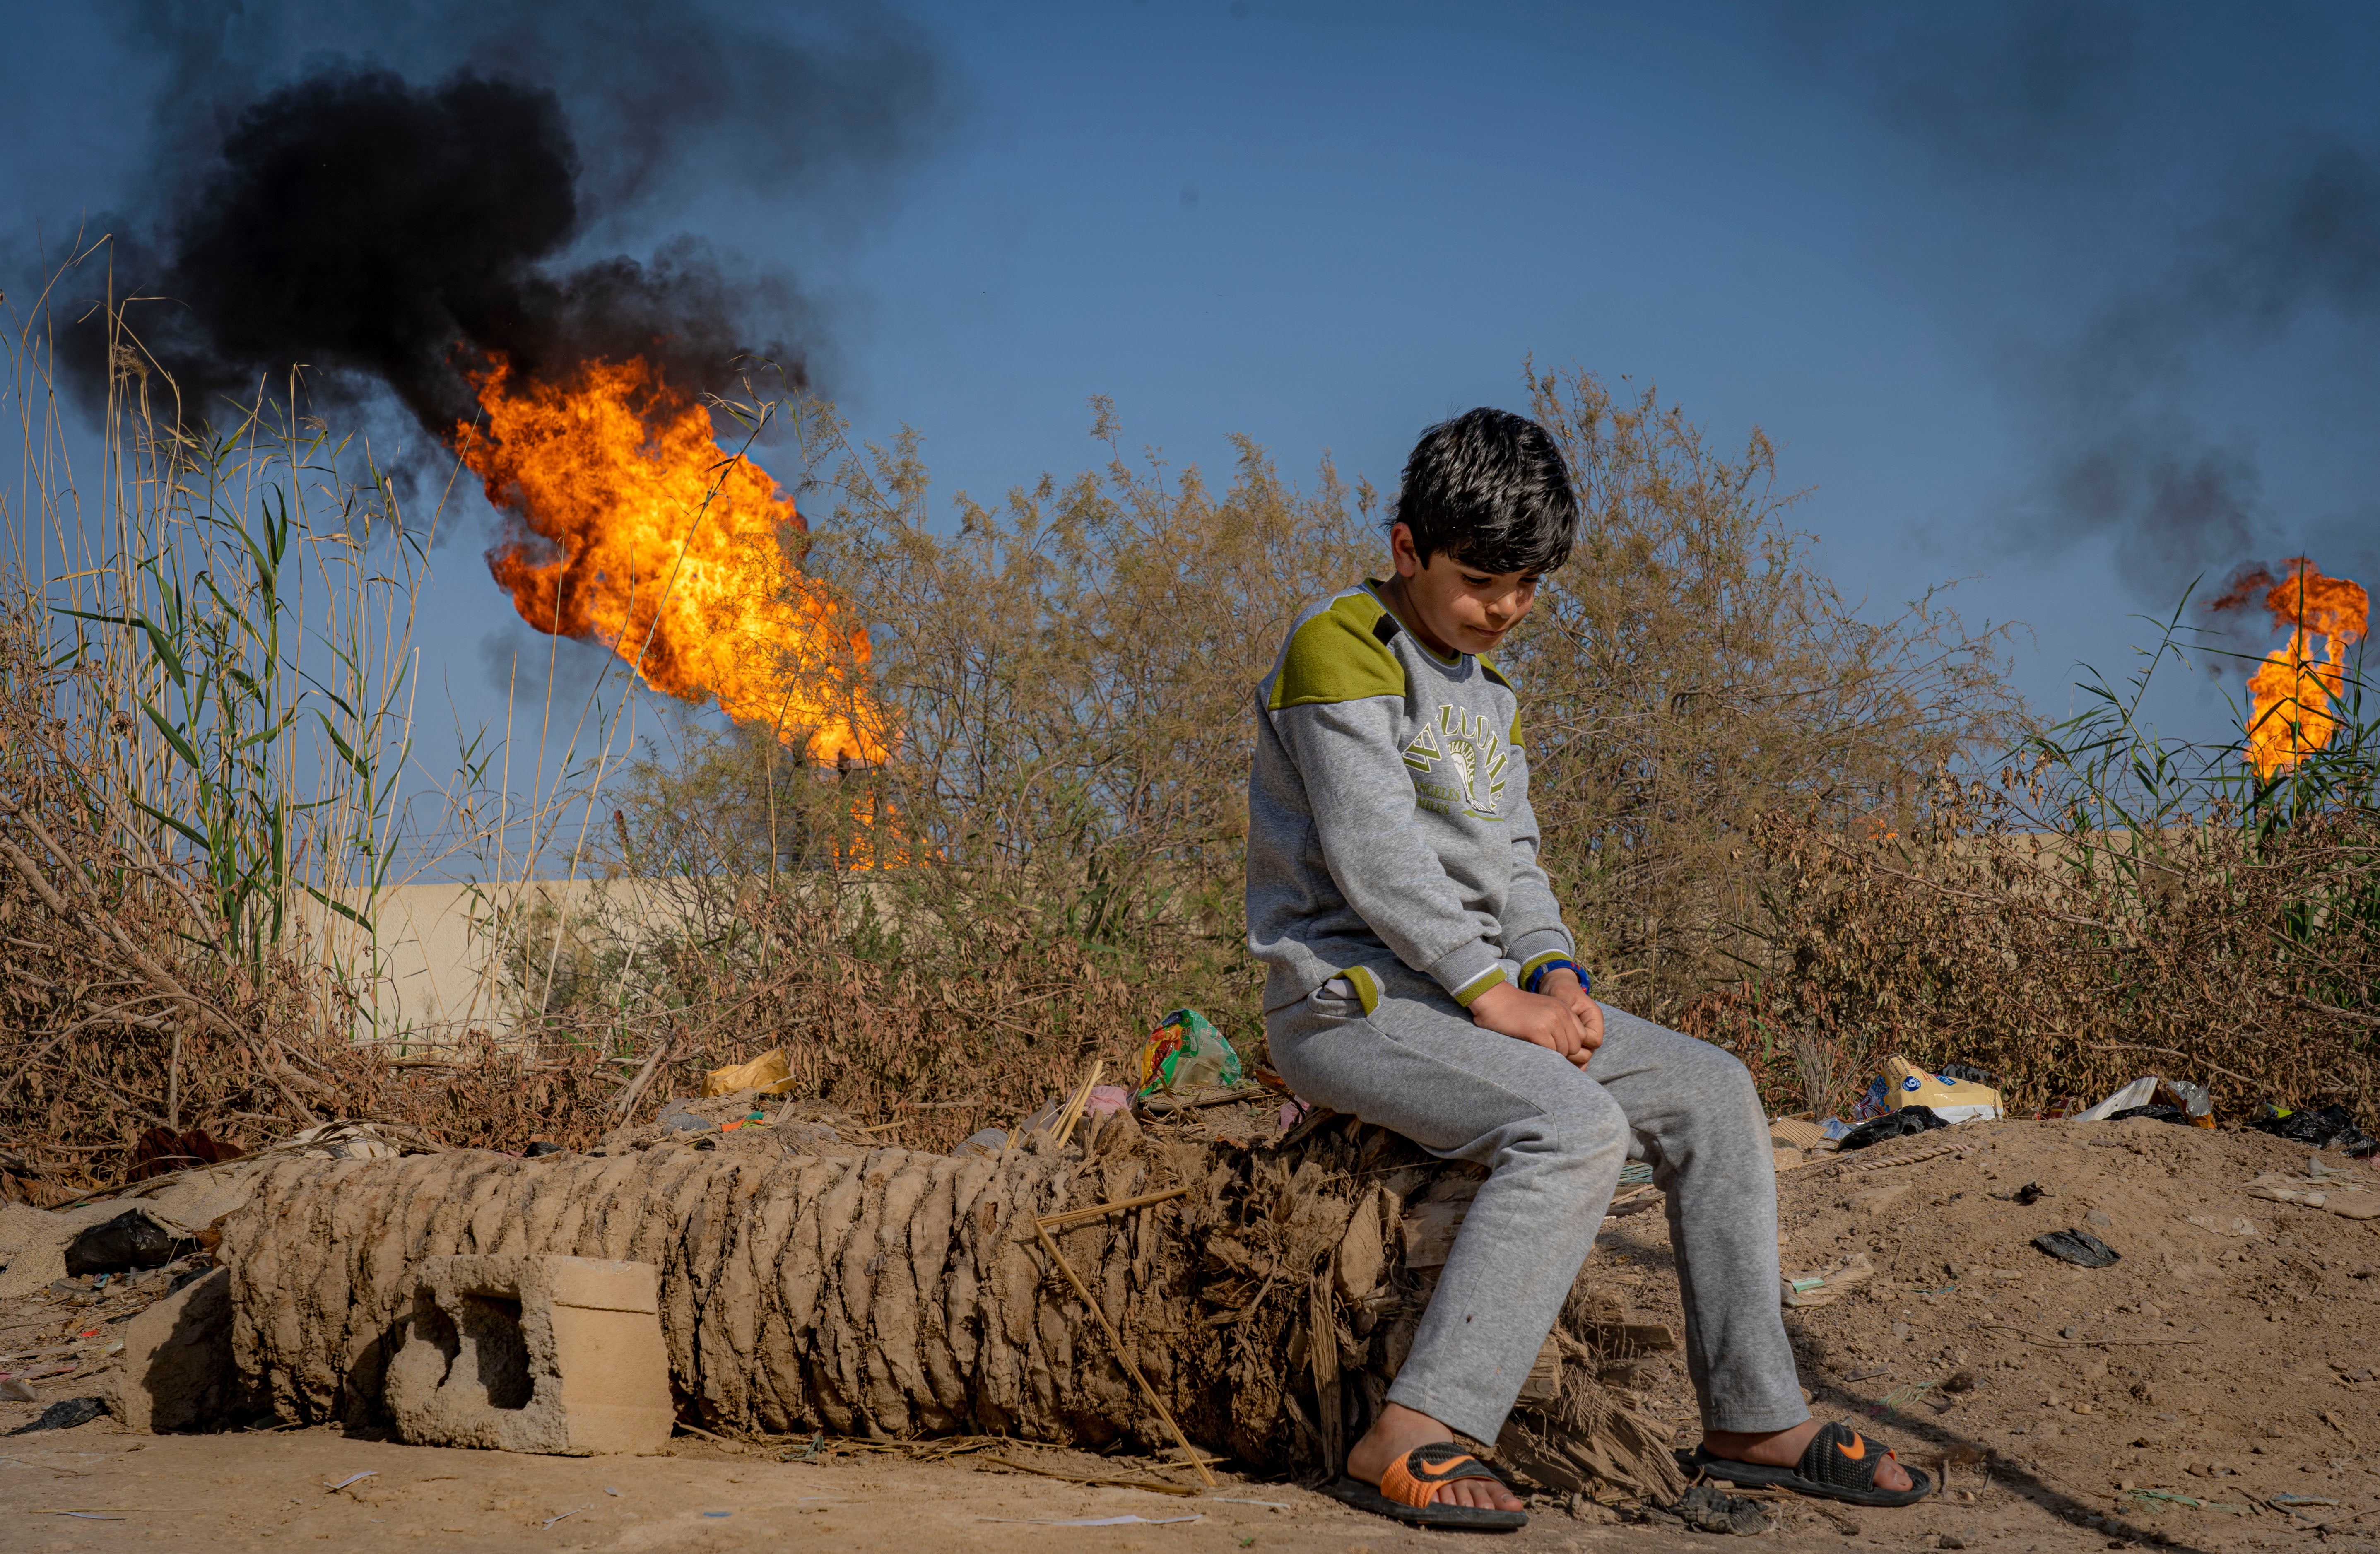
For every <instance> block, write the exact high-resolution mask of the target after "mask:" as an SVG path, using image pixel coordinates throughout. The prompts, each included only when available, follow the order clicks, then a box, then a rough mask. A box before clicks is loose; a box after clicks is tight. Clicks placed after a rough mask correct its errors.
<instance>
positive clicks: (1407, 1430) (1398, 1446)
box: [1347, 1403, 1521, 1511]
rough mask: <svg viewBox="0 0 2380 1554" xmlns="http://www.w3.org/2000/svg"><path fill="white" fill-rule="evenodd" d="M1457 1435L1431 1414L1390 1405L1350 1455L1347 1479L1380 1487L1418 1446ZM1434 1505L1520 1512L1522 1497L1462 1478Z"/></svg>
mask: <svg viewBox="0 0 2380 1554" xmlns="http://www.w3.org/2000/svg"><path fill="white" fill-rule="evenodd" d="M1452 1439H1454V1432H1453V1431H1452V1430H1450V1429H1448V1428H1447V1427H1445V1426H1444V1425H1441V1424H1439V1422H1438V1421H1437V1420H1435V1419H1433V1418H1431V1417H1430V1416H1429V1415H1428V1414H1423V1413H1420V1412H1418V1411H1417V1410H1415V1409H1410V1408H1406V1407H1404V1406H1403V1404H1401V1403H1390V1404H1389V1405H1388V1406H1387V1407H1386V1408H1384V1409H1382V1410H1381V1411H1380V1417H1379V1419H1378V1421H1377V1422H1375V1423H1374V1425H1373V1426H1372V1427H1371V1428H1370V1429H1369V1430H1368V1431H1366V1432H1365V1435H1364V1439H1361V1440H1359V1441H1357V1442H1356V1443H1355V1446H1354V1450H1353V1451H1349V1452H1348V1453H1347V1476H1348V1477H1350V1478H1354V1479H1360V1480H1362V1481H1363V1482H1364V1483H1366V1484H1370V1485H1374V1486H1377V1485H1378V1483H1379V1482H1380V1479H1381V1477H1382V1475H1385V1474H1387V1472H1388V1471H1389V1468H1390V1465H1391V1464H1393V1463H1402V1462H1403V1461H1404V1460H1405V1457H1406V1454H1407V1453H1409V1452H1411V1451H1413V1449H1414V1448H1415V1447H1416V1446H1431V1445H1435V1444H1437V1443H1438V1442H1439V1441H1451V1440H1452ZM1429 1503H1430V1504H1432V1505H1440V1506H1468V1507H1471V1508H1473V1509H1475V1510H1478V1511H1518V1510H1520V1509H1521V1501H1520V1498H1519V1497H1518V1496H1516V1495H1514V1494H1513V1493H1512V1490H1510V1489H1508V1488H1506V1487H1504V1486H1503V1485H1502V1484H1500V1483H1499V1482H1498V1481H1497V1480H1495V1479H1492V1478H1458V1479H1454V1480H1453V1481H1451V1482H1450V1483H1446V1484H1441V1485H1439V1487H1438V1493H1437V1494H1436V1495H1435V1496H1433V1497H1431V1499H1430V1502H1429Z"/></svg>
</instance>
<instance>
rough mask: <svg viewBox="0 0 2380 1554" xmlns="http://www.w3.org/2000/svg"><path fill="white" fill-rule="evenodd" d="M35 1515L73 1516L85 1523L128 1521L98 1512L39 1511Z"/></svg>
mask: <svg viewBox="0 0 2380 1554" xmlns="http://www.w3.org/2000/svg"><path fill="white" fill-rule="evenodd" d="M33 1514H34V1515H36V1516H73V1517H77V1518H79V1519H80V1520H82V1521H85V1522H121V1521H124V1520H126V1519H125V1518H124V1517H121V1516H110V1515H107V1514H106V1513H105V1512H97V1511H37V1512H34V1513H33Z"/></svg>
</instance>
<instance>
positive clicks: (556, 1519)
mask: <svg viewBox="0 0 2380 1554" xmlns="http://www.w3.org/2000/svg"><path fill="white" fill-rule="evenodd" d="M586 1509H587V1508H586V1507H585V1506H583V1505H574V1506H572V1507H571V1508H570V1509H569V1510H568V1511H565V1512H563V1513H562V1515H561V1516H549V1517H547V1518H546V1519H545V1524H546V1525H547V1526H549V1527H551V1526H553V1524H555V1523H556V1522H559V1521H561V1520H563V1518H564V1517H567V1516H576V1515H577V1514H578V1513H579V1512H582V1511H584V1510H586ZM703 1514H704V1515H705V1516H723V1515H725V1514H726V1512H710V1511H706V1512H703Z"/></svg>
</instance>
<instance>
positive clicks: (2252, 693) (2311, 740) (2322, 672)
mask: <svg viewBox="0 0 2380 1554" xmlns="http://www.w3.org/2000/svg"><path fill="white" fill-rule="evenodd" d="M2260 588H2261V589H2265V609H2266V610H2267V611H2269V612H2271V613H2272V617H2273V629H2274V630H2276V631H2286V632H2288V633H2289V641H2288V643H2287V644H2286V645H2284V646H2282V647H2278V648H2276V649H2274V650H2272V651H2271V652H2270V653H2267V654H2266V655H2265V662H2263V663H2262V664H2260V665H2258V666H2257V669H2256V672H2255V673H2254V674H2251V675H2250V676H2249V677H2248V695H2249V712H2248V728H2247V735H2248V760H2249V762H2250V764H2252V765H2253V766H2254V767H2255V769H2256V774H2257V775H2258V776H2260V777H2271V776H2273V775H2274V774H2275V773H2277V772H2281V771H2288V770H2289V769H2290V768H2291V767H2294V766H2296V765H2297V764H2298V763H2299V762H2300V761H2302V760H2303V759H2305V758H2306V757H2307V756H2309V755H2312V754H2313V752H2314V751H2316V750H2319V749H2321V748H2322V747H2325V745H2328V744H2329V743H2330V741H2331V739H2332V737H2333V736H2334V735H2337V734H2338V714H2337V712H2336V711H2334V710H2333V709H2334V707H2335V706H2336V704H2337V702H2338V698H2340V697H2341V696H2342V695H2344V694H2345V692H2346V686H2347V650H2348V648H2349V647H2350V645H2352V644H2354V643H2356V642H2359V641H2361V640H2362V637H2363V634H2364V632H2365V631H2366V630H2367V629H2369V626H2370V623H2371V613H2372V598H2371V596H2370V595H2369V594H2367V593H2366V592H2364V590H2363V588H2362V585H2361V584H2359V583H2350V582H2349V581H2348V580H2347V579H2346V578H2344V577H2324V576H2323V575H2322V571H2321V569H2320V568H2318V567H2316V566H2315V565H2314V564H2313V562H2311V561H2309V560H2308V559H2306V558H2305V557H2304V556H2294V557H2292V558H2290V559H2289V560H2288V561H2285V562H2283V563H2282V564H2281V576H2280V577H2277V578H2276V577H2274V576H2273V575H2272V574H2271V573H2269V572H2267V571H2265V569H2264V568H2263V567H2261V566H2259V567H2256V568H2253V570H2251V571H2249V572H2247V573H2245V574H2243V575H2242V576H2241V577H2240V578H2239V579H2238V580H2237V581H2236V582H2234V583H2233V584H2232V585H2231V589H2230V591H2229V592H2228V593H2226V594H2225V595H2224V596H2223V597H2222V598H2221V599H2218V600H2216V601H2215V603H2214V605H2213V606H2212V607H2213V608H2214V609H2216V610H2228V609H2234V608H2237V607H2238V606H2240V605H2242V604H2245V603H2246V602H2247V601H2248V600H2249V599H2250V598H2251V597H2252V596H2253V594H2254V592H2255V590H2256V589H2260ZM2315 637H2324V638H2325V639H2326V640H2327V650H2326V651H2325V652H2324V653H2323V654H2322V655H2321V656H2319V657H2317V656H2316V655H2315V653H2314V649H2313V639H2314V638H2315Z"/></svg>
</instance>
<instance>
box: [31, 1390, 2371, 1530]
mask: <svg viewBox="0 0 2380 1554" xmlns="http://www.w3.org/2000/svg"><path fill="white" fill-rule="evenodd" d="M0 1445H5V1447H6V1454H5V1460H0V1513H5V1515H6V1528H7V1531H6V1532H5V1533H0V1546H4V1547H6V1548H18V1549H25V1550H29V1551H31V1550H59V1551H63V1550H68V1549H117V1548H161V1547H162V1548H188V1549H217V1548H260V1547H262V1548H312V1547H313V1546H314V1545H315V1544H317V1543H321V1542H328V1543H330V1544H331V1545H333V1546H334V1547H335V1548H341V1549H352V1550H357V1551H359V1554H370V1551H378V1550H384V1549H421V1548H435V1549H456V1550H476V1549H504V1550H513V1549H521V1548H553V1549H654V1550H671V1551H677V1550H711V1549H739V1548H820V1549H856V1550H879V1549H881V1550H898V1551H901V1554H917V1551H921V1550H929V1549H930V1550H937V1551H939V1550H944V1549H950V1550H965V1549H986V1550H990V1549H1000V1550H1015V1549H1020V1548H1031V1549H1039V1548H1063V1549H1070V1550H1071V1549H1080V1550H1085V1551H1099V1554H1106V1551H1109V1550H1143V1549H1146V1550H1178V1551H1181V1554H1220V1551H1222V1550H1232V1549H1242V1548H1247V1549H1278V1550H1283V1551H1315V1554H1359V1551H1363V1550H1369V1551H1371V1554H1390V1550H1398V1549H1414V1548H1444V1547H1447V1546H1449V1544H1450V1543H1453V1542H1459V1541H1461V1540H1463V1539H1466V1538H1475V1536H1476V1535H1463V1534H1450V1533H1423V1532H1416V1531H1413V1530H1409V1529H1403V1528H1400V1527H1396V1526H1394V1525H1391V1524H1389V1523H1386V1522H1383V1521H1381V1520H1379V1519H1378V1518H1376V1517H1372V1516H1367V1515H1365V1514H1363V1513H1362V1512H1354V1511H1351V1510H1348V1509H1347V1508H1345V1507H1342V1506H1341V1505H1338V1504H1337V1503H1335V1502H1333V1501H1331V1500H1329V1499H1325V1498H1323V1497H1322V1496H1320V1495H1317V1494H1311V1493H1308V1492H1306V1491H1305V1490H1303V1489H1299V1488H1296V1487H1292V1486H1287V1485H1281V1484H1262V1483H1248V1482H1245V1481H1242V1480H1239V1479H1237V1478H1231V1477H1227V1478H1226V1481H1225V1483H1224V1484H1223V1486H1222V1487H1221V1488H1220V1489H1219V1490H1218V1491H1216V1492H1215V1493H1214V1494H1211V1495H1200V1496H1197V1497H1195V1498H1193V1497H1176V1496H1170V1495H1160V1494H1153V1493H1150V1492H1147V1491H1146V1490H1138V1489H1125V1488H1093V1487H1078V1486H1075V1485H1071V1484H1066V1483H1062V1482H1059V1481H1057V1480H1053V1479H1047V1478H1038V1477H1031V1476H1027V1475H1019V1474H1009V1473H1002V1472H1000V1471H998V1470H994V1469H986V1468H983V1467H979V1466H977V1465H973V1464H972V1463H971V1462H970V1459H968V1458H964V1457H962V1458H958V1459H955V1460H953V1461H949V1462H943V1463H907V1462H903V1461H900V1460H898V1459H896V1458H892V1457H889V1456H884V1455H880V1454H868V1455H865V1456H860V1457H852V1458H835V1459H831V1460H829V1461H828V1462H826V1463H795V1464H786V1463H779V1462H778V1461H776V1457H775V1453H773V1452H771V1453H769V1454H766V1455H762V1454H760V1453H758V1452H746V1453H741V1454H731V1453H729V1452H726V1451H722V1450H720V1449H718V1448H716V1447H713V1446H711V1445H710V1444H709V1443H707V1442H704V1443H697V1444H692V1445H687V1446H686V1447H684V1448H683V1449H682V1450H681V1451H679V1452H678V1453H677V1454H676V1455H674V1456H670V1457H632V1458H618V1457H613V1458H580V1459H572V1458H563V1457H527V1456H510V1455H506V1454H504V1453H499V1452H490V1451H447V1450H443V1449H440V1448H434V1447H409V1446H399V1445H394V1444H389V1443H386V1442H380V1441H364V1440H349V1439H345V1438H343V1437H342V1436H340V1435H339V1434H337V1433H336V1432H335V1431H332V1430H327V1429H324V1430H293V1431H287V1432H283V1433H278V1434H266V1433H256V1434H243V1435H218V1436H149V1437H135V1436H130V1435H127V1434H124V1433H121V1432H119V1431H117V1430H116V1429H115V1427H114V1426H113V1425H112V1424H111V1423H107V1422H102V1423H98V1424H92V1425H87V1426H84V1427H81V1428H80V1429H78V1430H73V1431H66V1432H55V1433H44V1434H43V1435H42V1436H33V1437H24V1438H20V1439H15V1440H8V1441H6V1442H0ZM1012 1451H1014V1453H1015V1454H1016V1455H1018V1456H1020V1457H1024V1458H1026V1459H1027V1460H1030V1461H1033V1462H1036V1463H1048V1464H1050V1465H1053V1466H1058V1467H1062V1468H1069V1469H1072V1470H1075V1471H1082V1470H1084V1469H1086V1468H1087V1467H1088V1466H1089V1465H1090V1464H1092V1463H1097V1462H1098V1460H1097V1459H1092V1458H1087V1457H1085V1456H1083V1455H1081V1454H1079V1453H1074V1452H1056V1451H1031V1450H1026V1449H1012ZM1100 1465H1101V1466H1104V1467H1106V1468H1107V1469H1109V1470H1110V1471H1114V1470H1115V1468H1116V1467H1117V1466H1118V1464H1116V1463H1112V1462H1110V1463H1102V1464H1100ZM1127 1471H1132V1472H1138V1471H1143V1470H1142V1469H1141V1468H1140V1467H1137V1466H1132V1467H1128V1468H1127ZM358 1473H370V1474H372V1475H374V1476H372V1477H370V1478H366V1479H362V1480H359V1481H358V1482H356V1483H355V1484H353V1485H352V1486H350V1487H347V1488H346V1489H344V1490H334V1489H332V1488H330V1487H329V1486H331V1485H335V1484H337V1483H339V1482H341V1481H342V1480H344V1479H346V1478H347V1477H349V1476H350V1475H354V1474H358ZM1952 1485H1953V1487H1952V1489H1951V1491H1950V1493H1949V1495H1947V1496H1945V1497H1943V1498H1942V1499H1936V1500H1932V1501H1928V1502H1926V1503H1925V1504H1924V1505H1922V1506H1919V1507H1916V1508H1914V1509H1912V1510H1909V1511H1900V1512H1875V1511H1859V1512H1851V1513H1849V1516H1848V1521H1849V1522H1850V1523H1851V1524H1853V1525H1856V1526H1858V1527H1859V1529H1860V1532H1859V1534H1858V1535H1857V1536H1846V1535H1845V1534H1844V1533H1843V1532H1842V1531H1841V1530H1840V1527H1839V1526H1838V1525H1837V1524H1836V1523H1835V1522H1833V1521H1832V1520H1829V1519H1827V1518H1824V1517H1821V1516H1819V1515H1818V1514H1816V1513H1815V1512H1814V1511H1812V1510H1811V1509H1809V1508H1807V1507H1806V1506H1803V1505H1801V1504H1798V1503H1782V1504H1780V1505H1779V1507H1778V1508H1777V1509H1778V1511H1779V1513H1780V1518H1781V1519H1780V1521H1779V1524H1778V1525H1777V1528H1776V1531H1775V1533H1774V1534H1773V1535H1772V1536H1770V1537H1769V1538H1767V1539H1764V1540H1761V1541H1762V1542H1763V1543H1764V1544H1765V1545H1767V1546H1781V1547H1784V1548H1844V1547H1847V1546H1852V1547H1867V1546H1880V1547H1885V1548H1903V1549H1906V1548H1936V1547H1940V1546H1941V1535H1943V1534H1945V1533H1949V1534H1951V1535H1952V1536H1954V1537H1956V1538H1957V1539H1958V1540H1959V1542H1960V1543H1961V1545H1963V1546H1964V1547H1967V1548H1991V1549H1995V1550H2002V1551H2005V1554H2019V1551H2024V1550H2041V1549H2060V1548H2100V1547H2103V1546H2104V1543H2105V1539H2104V1538H2103V1537H2101V1536H2097V1535H2095V1534H2091V1533H2089V1532H2088V1531H2087V1530H2086V1529H2083V1528H2082V1527H2080V1526H2077V1525H2076V1524H2073V1523H2072V1522H2070V1521H2068V1520H2064V1519H2062V1513H2064V1512H2068V1511H2069V1510H2070V1508H2069V1507H2067V1506H2065V1505H2064V1504H2062V1503H2061V1502H2060V1501H2059V1500H2058V1498H2057V1497H2056V1496H2055V1495H2054V1493H2053V1494H2045V1493H2044V1492H2043V1491H2042V1490H2040V1489H2039V1488H2036V1487H2031V1486H2028V1485H2025V1484H2022V1483H2021V1482H2019V1481H2017V1480H2013V1479H2009V1480H2003V1479H2001V1478H1998V1477H1997V1476H1987V1475H1985V1474H1984V1473H1982V1472H1981V1471H1979V1470H1977V1469H1972V1468H1959V1469H1954V1470H1953V1474H1952ZM613 1490H616V1491H618V1492H617V1493H616V1494H614V1493H613V1492H612V1491H613ZM1250 1502H1260V1503H1250ZM1586 1509H1587V1511H1588V1512H1589V1514H1591V1515H1593V1516H1595V1517H1596V1518H1597V1520H1595V1521H1585V1520H1581V1519H1578V1518H1575V1517H1573V1515H1571V1514H1570V1513H1569V1512H1567V1511H1565V1510H1563V1509H1560V1508H1559V1507H1556V1506H1554V1505H1550V1504H1548V1505H1544V1506H1540V1507H1539V1508H1538V1509H1537V1511H1536V1515H1535V1517H1534V1519H1533V1521H1532V1524H1531V1525H1530V1526H1529V1527H1528V1529H1527V1530H1526V1531H1524V1532H1522V1533H1519V1534H1515V1535H1512V1536H1508V1537H1503V1538H1500V1539H1498V1540H1497V1541H1496V1547H1498V1548H1511V1549H1513V1550H1515V1551H1516V1554H1518V1551H1520V1550H1524V1549H1548V1550H1582V1549H1590V1548H1593V1549H1601V1548H1610V1549H1620V1548H1628V1549H1652V1550H1659V1549H1670V1548H1708V1547H1709V1546H1710V1545H1711V1544H1712V1543H1713V1542H1715V1541H1717V1540H1715V1539H1714V1538H1713V1537H1712V1536H1710V1535H1704V1534H1695V1533H1689V1532H1685V1531H1682V1530H1678V1529H1671V1528H1666V1527H1661V1526H1657V1525H1642V1524H1638V1525H1621V1524H1615V1523H1613V1522H1610V1521H1609V1520H1606V1519H1605V1518H1607V1517H1608V1516H1609V1513H1608V1512H1602V1511H1601V1510H1600V1508H1596V1507H1588V1508H1586ZM65 1512H81V1513H82V1514H81V1515H74V1516H70V1515H67V1514H64V1513H65ZM565 1513H568V1514H565ZM101 1516H107V1517H114V1518H117V1520H114V1521H100V1520H96V1519H95V1518H97V1517H101ZM1115 1516H1138V1517H1141V1518H1143V1519H1144V1522H1143V1523H1142V1524H1124V1525H1120V1526H1073V1527H1068V1526H1049V1525H1036V1523H1039V1522H1052V1521H1056V1522H1064V1521H1075V1520H1093V1519H1099V1518H1105V1517H1115ZM553 1517H560V1518H561V1520H559V1521H553V1522H551V1523H550V1524H549V1521H548V1519H549V1518H553ZM1171 1517H1189V1518H1195V1520H1191V1521H1186V1522H1175V1523H1172V1524H1156V1523H1159V1522H1160V1519H1163V1518H1171ZM2329 1547H2330V1548H2337V1547H2338V1545H2337V1543H2336V1542H2333V1543H2332V1544H2331V1545H2330V1546H2329Z"/></svg>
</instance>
